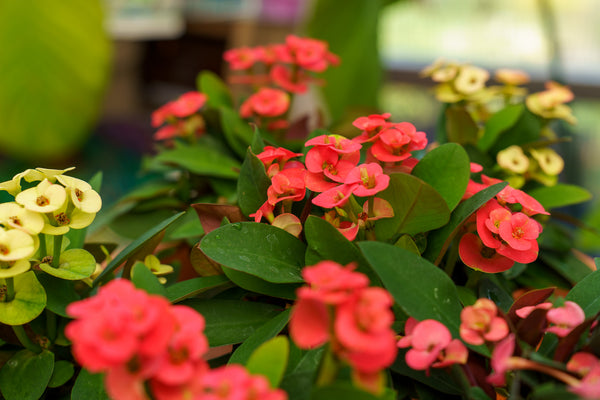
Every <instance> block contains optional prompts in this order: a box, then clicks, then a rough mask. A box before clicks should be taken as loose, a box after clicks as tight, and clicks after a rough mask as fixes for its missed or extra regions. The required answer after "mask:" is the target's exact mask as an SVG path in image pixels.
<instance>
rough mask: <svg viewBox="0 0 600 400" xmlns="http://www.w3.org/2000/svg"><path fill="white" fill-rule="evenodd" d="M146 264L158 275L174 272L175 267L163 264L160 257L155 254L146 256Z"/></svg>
mask: <svg viewBox="0 0 600 400" xmlns="http://www.w3.org/2000/svg"><path fill="white" fill-rule="evenodd" d="M144 265H146V267H148V269H150V271H152V273H153V274H154V275H156V276H161V275H167V274H170V273H171V272H173V267H171V266H170V265H167V264H161V263H160V260H159V259H158V257H156V256H155V255H154V254H148V255H147V256H146V257H145V258H144Z"/></svg>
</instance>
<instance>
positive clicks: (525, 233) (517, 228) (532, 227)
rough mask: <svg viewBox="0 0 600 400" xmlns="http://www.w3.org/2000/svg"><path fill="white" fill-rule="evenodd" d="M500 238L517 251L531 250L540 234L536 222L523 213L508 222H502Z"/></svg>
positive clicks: (513, 216)
mask: <svg viewBox="0 0 600 400" xmlns="http://www.w3.org/2000/svg"><path fill="white" fill-rule="evenodd" d="M498 233H499V234H500V238H502V240H504V241H505V242H506V243H508V245H509V246H510V247H512V248H513V249H515V250H529V249H530V248H531V247H532V246H534V243H537V242H536V239H537V237H538V236H539V234H540V231H539V225H538V223H537V222H536V221H534V220H532V219H531V218H529V217H528V216H527V215H525V214H523V213H515V214H512V215H511V216H510V218H509V219H508V220H503V221H502V222H500V226H499V229H498Z"/></svg>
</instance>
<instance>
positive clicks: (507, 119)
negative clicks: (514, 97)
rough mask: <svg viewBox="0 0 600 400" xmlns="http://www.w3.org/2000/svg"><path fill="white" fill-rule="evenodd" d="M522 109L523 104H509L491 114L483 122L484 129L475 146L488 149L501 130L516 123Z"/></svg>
mask: <svg viewBox="0 0 600 400" xmlns="http://www.w3.org/2000/svg"><path fill="white" fill-rule="evenodd" d="M524 109H525V106H524V105H523V104H510V105H508V106H506V107H504V108H503V109H501V110H500V111H498V112H497V113H495V114H494V115H492V116H491V117H490V119H489V120H488V121H487V122H486V123H485V130H484V132H483V136H482V137H481V138H479V140H478V141H477V147H479V148H480V149H481V150H483V151H487V150H489V149H490V147H492V145H493V144H494V142H495V141H496V139H498V137H499V136H500V135H501V134H502V132H504V131H506V130H507V129H509V128H510V127H511V126H513V125H514V124H515V123H517V121H518V119H519V117H520V116H521V113H522V112H523V110H524Z"/></svg>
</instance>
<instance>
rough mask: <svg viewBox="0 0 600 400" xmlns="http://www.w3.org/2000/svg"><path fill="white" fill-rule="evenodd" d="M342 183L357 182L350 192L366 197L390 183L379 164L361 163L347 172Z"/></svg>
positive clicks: (383, 188) (350, 183)
mask: <svg viewBox="0 0 600 400" xmlns="http://www.w3.org/2000/svg"><path fill="white" fill-rule="evenodd" d="M344 183H345V184H347V185H353V184H357V185H355V186H354V188H353V190H352V193H353V194H354V195H356V196H359V197H366V196H373V195H375V194H376V193H379V192H381V191H382V190H385V189H386V188H387V187H388V185H389V183H390V177H389V176H388V175H386V174H384V173H383V169H382V168H381V166H380V165H379V164H376V163H370V164H361V165H359V166H357V167H354V168H353V169H352V170H351V171H350V172H349V173H348V175H347V177H346V181H345V182H344Z"/></svg>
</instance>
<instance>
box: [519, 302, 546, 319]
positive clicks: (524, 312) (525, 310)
mask: <svg viewBox="0 0 600 400" xmlns="http://www.w3.org/2000/svg"><path fill="white" fill-rule="evenodd" d="M551 308H552V303H548V302H545V303H540V304H536V305H535V306H525V307H521V308H519V309H518V310H516V311H515V314H517V316H518V317H519V318H527V317H528V316H529V314H531V313H532V312H533V311H534V310H538V309H540V310H549V309H551Z"/></svg>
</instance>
